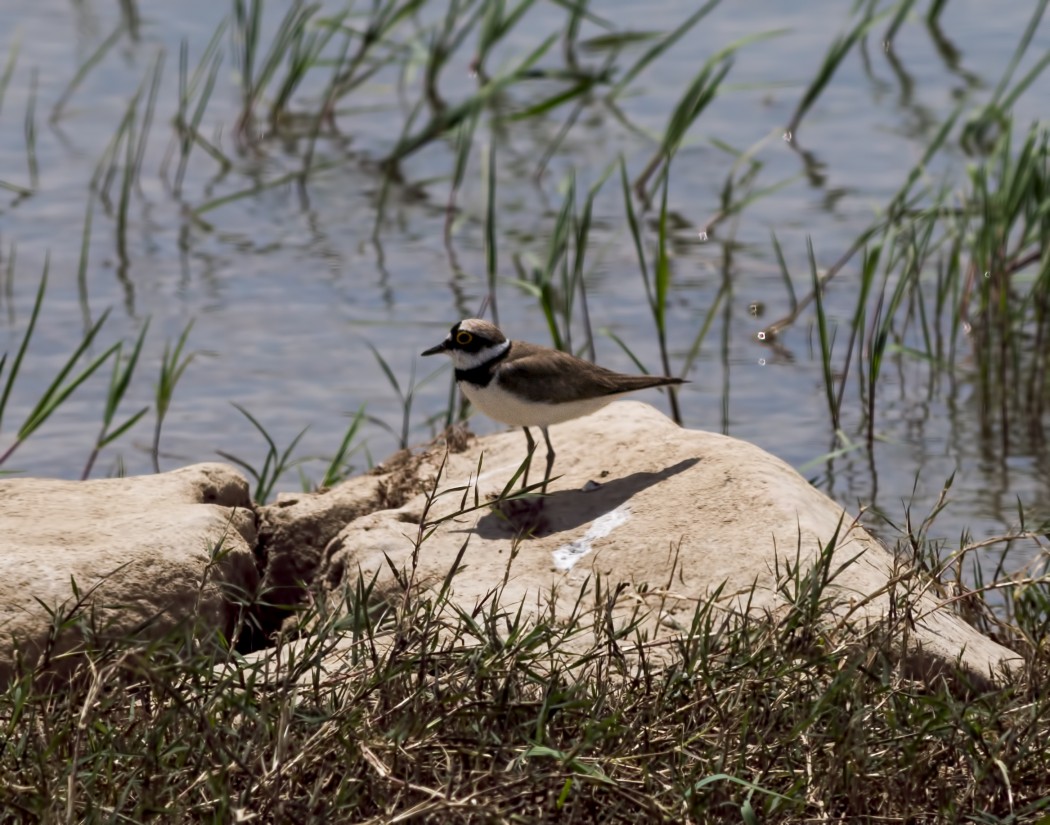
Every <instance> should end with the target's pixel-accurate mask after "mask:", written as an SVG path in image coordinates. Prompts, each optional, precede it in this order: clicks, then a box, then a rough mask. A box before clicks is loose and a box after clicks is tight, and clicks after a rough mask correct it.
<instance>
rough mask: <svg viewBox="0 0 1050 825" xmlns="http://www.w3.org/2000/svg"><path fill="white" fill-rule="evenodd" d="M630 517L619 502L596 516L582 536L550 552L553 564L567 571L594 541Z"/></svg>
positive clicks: (584, 554) (588, 549)
mask: <svg viewBox="0 0 1050 825" xmlns="http://www.w3.org/2000/svg"><path fill="white" fill-rule="evenodd" d="M630 517H631V511H630V509H629V508H628V507H627V505H625V504H621V505H620V506H619V507H617V508H616V509H615V510H611V511H609V512H608V513H606V514H605V515H604V516H598V518H596V519H595V520H594V521H593V522H591V526H590V527H589V528H588V530H587V532H586V533H584V534H583V538H579V539H576V541H570V542H569V543H568V544H563V545H561V547H559V548H557V549H556V550H553V551H552V552H551V555H552V556H554V566H555V567H556V568H557V569H558V570H560V571H562V572H563V573H568V572H569V571H570V570H572V568H573V567H574V566H575V564H576V562H578V561H579V560H580V559H582V558H583V557H584V556H586V555H587V554H588V553H590V552H591V548H592V547H593V546H594V542H596V541H597V540H598V539H603V538H605V537H606V536H607V535H609V534H610V533H611V532H612V531H613V530H615V529H616V528H617V527H619V526H620V525H622V524H626V523H627V522H628V520H629V519H630Z"/></svg>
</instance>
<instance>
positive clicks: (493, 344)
mask: <svg viewBox="0 0 1050 825" xmlns="http://www.w3.org/2000/svg"><path fill="white" fill-rule="evenodd" d="M422 355H447V356H449V357H450V358H451V359H452V366H453V367H454V368H455V371H456V383H457V384H458V385H459V388H460V391H461V392H462V393H463V395H465V396H466V398H467V400H468V401H470V403H471V404H473V405H474V407H475V408H476V409H479V410H481V412H483V413H485V415H487V416H488V417H489V418H493V419H495V420H496V421H499V422H501V423H503V424H508V425H510V426H512V427H521V428H522V429H523V430H524V431H525V438H526V440H527V442H528V450H529V453H528V457H527V458H526V460H525V461H526V463H525V475H524V479H523V482H522V486H523V487H527V486H528V479H529V466H530V465H531V463H532V455H533V453H534V452H535V451H536V441H535V439H533V437H532V433H531V432H530V430H529V428H530V427H539V428H540V431H541V432H542V433H543V440H544V441H545V442H546V443H547V469H546V472H545V474H544V476H543V485H542V488H541V490H540V494H541V495H546V493H547V484H548V483H549V482H550V477H551V468H552V467H553V466H554V447H553V446H552V445H551V438H550V433H549V432H548V428H549V427H550V426H551V425H552V424H560V423H561V422H563V421H570V420H572V419H574V418H580V417H582V416H585V415H590V414H591V413H593V412H597V411H598V410H600V409H601V408H602V407H604V406H605V405H606V404H608V403H609V402H611V401H614V400H615V399H617V398H619V397H620V396H622V395H627V394H628V393H632V392H635V391H636V390H644V389H649V388H650V387H670V386H677V385H679V384H684V383H687V382H685V381H684V380H683V379H681V378H670V377H668V376H666V375H626V374H624V373H619V372H613V371H612V370H609V369H606V368H605V367H599V366H598V365H597V364H592V363H591V362H590V361H585V360H583V359H582V358H577V357H576V356H575V355H572V354H570V353H568V352H563V351H561V350H556V349H551V348H550V347H544V346H541V345H539V344H530V343H528V342H527V341H510V340H508V339H507V336H506V335H504V334H503V332H502V331H501V330H500V328H499V327H497V326H496V325H495V324H493V323H490V322H489V321H484V320H481V319H480V318H465V319H464V320H462V321H460V322H459V323H457V324H454V325H453V326H452V329H451V331H450V332H449V334H448V336H447V337H446V338H445V340H444V341H442V342H441V343H440V344H438V345H437V346H433V347H431V348H430V349H427V350H424V351H423V352H422Z"/></svg>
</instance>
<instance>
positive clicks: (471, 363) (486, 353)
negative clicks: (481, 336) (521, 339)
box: [448, 341, 510, 370]
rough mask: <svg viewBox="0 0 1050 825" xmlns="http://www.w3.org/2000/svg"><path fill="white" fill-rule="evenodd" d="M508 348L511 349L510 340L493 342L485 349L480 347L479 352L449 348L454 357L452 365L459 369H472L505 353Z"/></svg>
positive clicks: (451, 355) (450, 354)
mask: <svg viewBox="0 0 1050 825" xmlns="http://www.w3.org/2000/svg"><path fill="white" fill-rule="evenodd" d="M508 349H510V341H503V342H502V343H499V344H492V345H491V346H488V347H485V348H484V349H479V350H478V351H477V352H463V350H460V349H454V350H449V352H448V354H449V356H450V357H451V358H452V366H454V367H455V368H456V369H457V370H471V369H474V367H480V366H481V365H482V364H484V363H486V362H488V361H491V360H492V359H493V358H496V357H498V356H500V355H503V354H504V353H505V352H506V351H507V350H508Z"/></svg>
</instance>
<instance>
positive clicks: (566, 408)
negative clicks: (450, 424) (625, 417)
mask: <svg viewBox="0 0 1050 825" xmlns="http://www.w3.org/2000/svg"><path fill="white" fill-rule="evenodd" d="M459 388H460V389H461V390H462V391H463V395H465V396H466V397H467V399H468V400H469V401H470V403H471V404H473V405H474V406H475V407H476V408H477V409H479V410H481V411H482V412H483V413H485V415H487V416H488V417H489V418H494V419H495V420H496V421H500V422H502V423H503V424H509V425H510V426H512V427H546V426H548V425H550V424H560V423H561V422H562V421H571V420H572V419H573V418H579V417H580V416H584V415H590V414H591V413H593V412H597V411H598V410H600V409H601V408H602V407H604V406H605V405H606V404H608V403H609V402H610V401H614V400H616V398H617V396H615V395H605V396H602V397H601V398H588V399H585V400H583V401H570V402H568V403H566V404H541V403H536V402H534V401H522V400H520V399H519V398H517V396H514V395H511V394H510V393H509V392H507V391H506V390H504V389H502V388H500V386H499V384H498V383H497V382H496V381H492V382H490V383H489V385H488V386H487V387H479V386H478V385H477V384H470V383H468V382H466V381H460V382H459Z"/></svg>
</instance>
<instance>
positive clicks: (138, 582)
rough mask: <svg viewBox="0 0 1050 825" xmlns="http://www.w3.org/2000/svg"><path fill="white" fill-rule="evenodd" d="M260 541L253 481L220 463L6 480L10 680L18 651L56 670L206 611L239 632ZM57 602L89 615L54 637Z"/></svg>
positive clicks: (3, 674)
mask: <svg viewBox="0 0 1050 825" xmlns="http://www.w3.org/2000/svg"><path fill="white" fill-rule="evenodd" d="M254 545H255V515H254V512H253V511H252V509H251V499H250V496H249V493H248V485H247V482H246V481H245V480H244V478H243V477H242V476H241V475H240V474H239V473H237V472H236V471H235V470H233V469H232V468H230V467H227V466H225V465H222V464H197V465H194V466H190V467H185V468H183V469H180V470H175V471H173V472H168V473H163V474H160V475H151V476H141V477H133V478H118V479H99V480H91V481H60V480H53V479H42V478H10V479H5V480H0V685H3V684H6V683H7V682H8V681H9V679H10V678H11V676H12V674H13V672H14V668H15V660H16V657H18V656H21V657H23V660H24V661H25V663H26V664H29V665H32V666H35V667H38V668H39V673H40V675H42V676H47V677H49V678H57V677H63V676H66V675H68V674H69V673H71V672H72V671H73V670H75V669H76V667H77V665H78V664H79V662H80V657H79V656H78V655H77V652H78V651H79V650H81V649H82V648H83V647H84V645H85V644H99V643H104V642H105V640H106V639H109V638H115V637H127V636H132V637H138V638H142V639H152V638H156V637H158V636H160V635H162V634H165V633H168V632H169V631H171V630H172V629H173V628H175V627H177V626H180V625H183V624H184V623H187V622H193V621H197V620H200V621H201V622H202V623H203V624H204V626H205V627H212V628H215V629H216V630H219V631H221V632H222V633H224V634H226V635H227V637H229V636H230V634H232V633H233V632H234V629H235V626H236V624H237V621H238V616H239V612H240V611H241V609H242V608H243V606H244V605H245V604H247V603H250V601H251V600H252V599H253V598H254V596H255V593H256V590H257V587H258V572H257V567H256V561H255V556H254V554H253V547H254ZM217 548H221V552H218V553H216V552H215V551H216V549H217ZM74 582H75V587H76V590H77V591H78V592H79V594H80V596H79V599H78V597H77V596H76V595H75V594H74V591H73V588H74V584H73V583H74ZM38 600H39V601H38ZM78 601H79V602H80V604H79V605H78ZM41 603H43V604H41ZM45 606H46V608H47V609H45ZM48 610H51V611H56V615H63V616H68V615H69V614H70V613H71V612H72V613H75V615H76V616H78V617H81V618H82V619H83V623H81V622H78V621H73V622H71V623H70V624H69V626H68V627H66V628H64V629H63V630H62V631H61V632H59V633H57V634H55V635H54V636H53V637H52V638H51V641H50V643H49V635H51V627H52V624H53V621H52V618H51V616H50V615H49V614H48ZM85 625H86V626H87V627H85ZM88 628H93V629H90V630H88ZM85 631H87V637H86V636H85ZM96 632H97V634H98V635H95V634H96ZM93 635H94V636H95V637H94V638H90V637H91V636H93ZM48 648H50V649H48ZM45 652H46V660H44V661H41V655H42V654H44V653H45Z"/></svg>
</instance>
